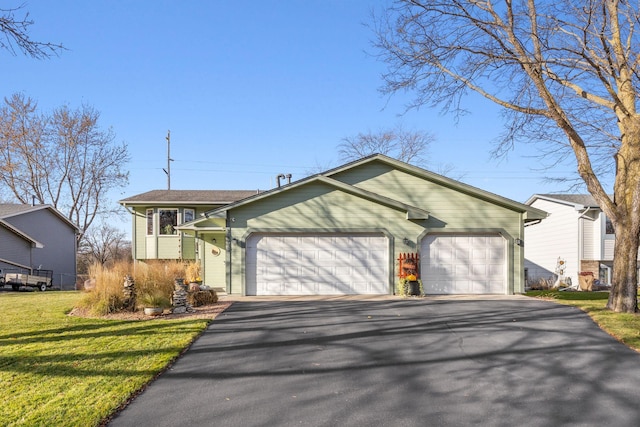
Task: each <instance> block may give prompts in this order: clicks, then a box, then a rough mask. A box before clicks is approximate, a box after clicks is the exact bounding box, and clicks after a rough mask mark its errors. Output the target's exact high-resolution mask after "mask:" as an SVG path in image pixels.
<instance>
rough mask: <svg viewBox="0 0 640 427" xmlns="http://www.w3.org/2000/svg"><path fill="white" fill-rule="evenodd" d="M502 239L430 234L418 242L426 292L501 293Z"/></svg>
mask: <svg viewBox="0 0 640 427" xmlns="http://www.w3.org/2000/svg"><path fill="white" fill-rule="evenodd" d="M505 254H506V249H505V240H504V238H502V236H500V235H498V234H490V235H429V236H427V237H426V238H425V239H424V240H423V241H422V243H421V258H422V260H421V277H422V281H423V286H424V289H425V292H426V293H427V294H429V293H431V294H468V293H470V294H483V293H497V294H504V293H506V291H507V287H506V285H507V281H506V265H507V261H506V256H505Z"/></svg>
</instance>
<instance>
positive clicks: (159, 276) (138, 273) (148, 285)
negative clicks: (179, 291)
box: [133, 261, 185, 302]
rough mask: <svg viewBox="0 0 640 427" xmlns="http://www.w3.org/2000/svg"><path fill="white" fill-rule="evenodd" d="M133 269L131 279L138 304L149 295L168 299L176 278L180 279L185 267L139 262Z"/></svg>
mask: <svg viewBox="0 0 640 427" xmlns="http://www.w3.org/2000/svg"><path fill="white" fill-rule="evenodd" d="M135 267H136V268H135V272H134V274H133V278H134V280H135V283H136V296H137V298H136V299H137V300H138V301H139V302H141V299H142V298H143V297H145V296H149V295H161V296H164V297H165V298H167V299H170V298H171V295H172V294H173V289H174V284H175V280H176V278H182V277H184V274H185V271H184V269H185V266H184V264H183V263H179V262H161V261H153V262H144V263H142V262H140V263H137V264H136V266H135Z"/></svg>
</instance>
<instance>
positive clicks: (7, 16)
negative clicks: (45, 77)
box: [0, 4, 65, 59]
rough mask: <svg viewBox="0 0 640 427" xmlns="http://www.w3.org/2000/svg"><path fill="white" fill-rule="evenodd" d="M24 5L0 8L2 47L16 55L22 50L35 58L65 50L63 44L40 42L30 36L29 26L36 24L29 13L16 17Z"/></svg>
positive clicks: (0, 39)
mask: <svg viewBox="0 0 640 427" xmlns="http://www.w3.org/2000/svg"><path fill="white" fill-rule="evenodd" d="M24 7H25V4H22V5H20V6H18V7H17V8H13V9H0V13H1V14H2V15H1V16H0V33H2V37H0V48H1V49H4V50H6V51H8V52H10V53H11V54H12V55H14V56H15V55H17V54H18V52H22V53H23V54H24V55H27V56H30V57H32V58H35V59H46V58H49V57H51V56H53V55H58V52H59V51H61V50H65V47H64V46H62V45H61V44H55V43H49V42H38V41H35V40H32V39H31V38H30V37H29V33H28V30H29V27H30V26H31V25H33V24H34V22H33V21H32V20H30V19H29V13H28V12H26V13H25V14H24V17H22V18H20V17H16V13H17V12H19V11H21V10H22V9H23V8H24Z"/></svg>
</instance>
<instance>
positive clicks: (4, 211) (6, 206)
mask: <svg viewBox="0 0 640 427" xmlns="http://www.w3.org/2000/svg"><path fill="white" fill-rule="evenodd" d="M42 209H47V210H49V211H50V212H51V213H53V214H54V215H55V216H57V217H58V218H59V219H61V220H62V221H63V222H64V223H66V224H67V225H68V226H69V227H71V228H73V230H74V232H75V233H79V232H80V228H79V227H78V226H77V225H75V224H74V223H73V222H71V221H70V220H69V218H67V217H66V216H64V215H63V214H62V212H60V211H59V210H58V209H56V208H55V207H53V205H48V204H44V205H28V204H25V203H0V219H6V218H11V217H14V216H18V215H22V214H25V213H29V212H36V211H39V210H42Z"/></svg>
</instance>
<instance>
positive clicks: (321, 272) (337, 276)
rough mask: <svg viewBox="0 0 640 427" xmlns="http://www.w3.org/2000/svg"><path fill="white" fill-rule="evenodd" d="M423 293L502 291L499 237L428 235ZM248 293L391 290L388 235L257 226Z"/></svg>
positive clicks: (504, 273) (250, 247)
mask: <svg viewBox="0 0 640 427" xmlns="http://www.w3.org/2000/svg"><path fill="white" fill-rule="evenodd" d="M420 252H421V253H420V257H421V265H420V272H421V274H420V276H421V278H422V282H423V286H424V290H425V293H426V294H427V295H434V294H506V293H507V268H506V266H507V262H506V259H507V258H506V244H505V239H504V238H503V237H502V236H500V235H498V234H442V235H438V234H434V235H427V236H426V237H425V238H424V239H423V240H422V242H421V247H420ZM246 256H247V259H246V268H247V271H246V279H247V280H246V295H348V294H389V293H390V290H389V285H388V283H389V251H388V240H387V238H386V237H385V236H383V235H378V234H344V233H341V234H255V235H252V236H250V237H249V239H247V251H246Z"/></svg>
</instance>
